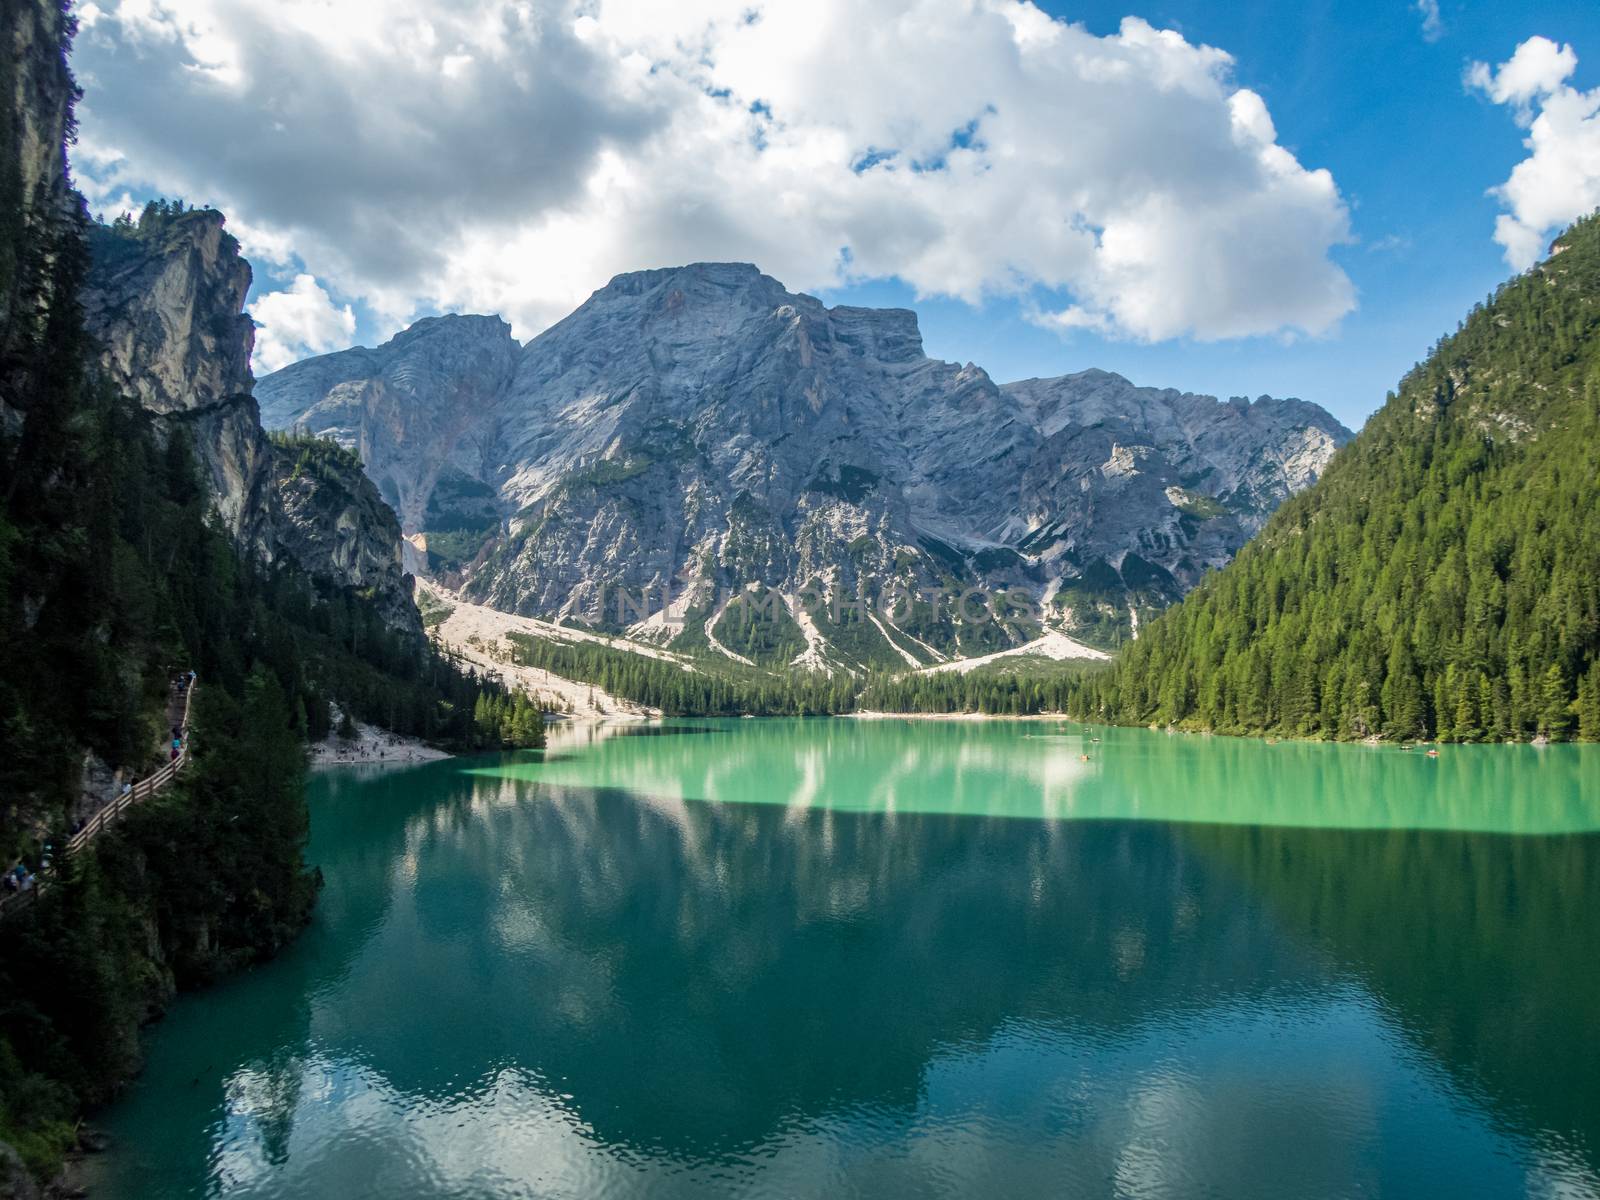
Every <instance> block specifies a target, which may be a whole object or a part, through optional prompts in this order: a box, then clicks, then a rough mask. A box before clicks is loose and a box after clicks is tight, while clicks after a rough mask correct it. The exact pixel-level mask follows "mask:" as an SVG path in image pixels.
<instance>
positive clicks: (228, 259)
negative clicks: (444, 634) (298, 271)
mask: <svg viewBox="0 0 1600 1200" xmlns="http://www.w3.org/2000/svg"><path fill="white" fill-rule="evenodd" d="M90 244H91V248H92V251H93V258H92V267H91V271H90V275H89V281H88V286H87V287H86V288H85V289H84V291H83V293H82V305H83V312H84V318H85V322H86V324H87V326H88V328H89V330H90V332H91V333H92V334H93V335H94V336H95V337H96V339H97V341H98V344H99V347H100V366H101V368H102V370H103V373H104V374H105V376H106V377H107V378H108V379H109V380H111V382H112V383H114V384H115V386H116V387H117V388H118V389H119V390H120V391H122V392H123V393H124V394H126V395H128V396H129V397H131V398H134V399H137V400H138V401H139V403H140V405H141V406H142V407H143V408H144V409H145V410H146V411H147V412H149V413H152V414H155V415H156V416H157V417H159V418H160V419H161V420H162V422H163V423H165V424H166V425H167V426H169V427H170V428H183V429H184V430H186V431H187V433H188V435H189V438H190V441H191V442H192V444H193V445H194V448H195V452H196V453H197V455H198V456H199V458H200V460H201V463H202V464H203V466H204V467H205V469H206V471H207V474H208V476H209V482H210V489H211V493H212V496H213V499H214V501H215V504H216V508H217V511H218V513H219V514H220V515H221V517H222V520H223V523H224V526H225V527H226V529H227V530H228V533H229V534H230V536H231V537H232V538H233V541H234V543H235V544H236V545H237V546H239V547H240V549H241V550H243V551H245V552H246V553H247V554H249V555H250V556H252V557H253V558H255V559H256V560H257V561H258V562H261V563H263V564H269V565H270V564H272V563H274V562H278V561H280V560H283V559H285V558H286V559H287V560H288V561H290V562H293V563H295V564H297V565H298V566H299V567H300V568H302V569H303V570H305V571H306V572H307V573H308V574H310V575H311V576H312V577H313V578H314V579H316V580H318V581H319V583H321V584H323V585H325V586H331V587H335V588H353V589H356V590H358V591H360V592H362V593H363V594H365V595H367V596H369V597H370V598H371V600H372V602H373V603H374V604H375V605H377V607H378V608H379V610H380V611H381V612H382V613H383V614H384V616H385V619H386V620H388V621H389V623H390V624H392V625H394V626H395V627H397V628H402V629H405V630H408V631H411V632H418V633H420V630H421V623H420V618H419V617H418V616H417V613H416V607H415V605H414V604H413V603H412V601H411V594H410V581H409V579H408V578H407V577H406V576H405V574H404V571H403V569H402V557H401V544H400V538H399V526H398V524H397V522H396V521H395V519H394V514H393V513H392V512H390V511H389V510H388V508H387V507H386V506H385V505H384V504H383V501H382V499H381V498H380V497H379V495H378V493H377V489H376V488H375V487H374V486H373V484H372V483H371V482H370V481H369V480H368V479H366V478H365V477H364V476H363V474H362V472H361V470H360V467H359V464H358V463H353V462H352V461H350V460H349V459H348V458H346V457H344V456H338V455H323V456H321V458H320V459H319V464H318V469H317V470H315V471H309V472H308V471H306V470H304V469H297V463H298V462H299V461H300V459H301V458H303V457H304V456H305V454H307V453H308V451H306V450H305V448H303V447H293V448H287V449H286V448H282V447H278V446H275V445H273V443H272V442H271V441H270V440H269V439H268V438H267V436H266V433H265V432H264V431H263V429H262V427H261V420H260V416H259V413H258V410H257V407H256V401H255V399H254V397H253V396H252V395H251V390H252V388H253V387H254V386H255V381H254V379H253V378H252V376H251V374H250V351H251V347H252V345H253V343H254V339H255V329H254V326H253V324H252V323H251V320H250V318H249V317H248V316H247V315H245V313H244V304H245V297H246V295H247V293H248V292H249V290H250V279H251V274H250V265H249V263H247V262H246V261H245V260H244V259H243V258H242V257H241V256H240V254H239V245H238V242H237V241H235V240H234V238H233V237H232V236H231V235H229V234H228V233H227V232H226V230H225V229H224V227H223V217H222V214H221V213H218V212H216V211H213V210H209V209H196V210H189V211H184V210H182V209H181V208H180V207H178V206H177V205H165V204H156V205H152V206H150V207H148V208H147V209H146V210H145V212H144V214H143V215H142V216H141V217H140V218H139V220H138V221H137V222H133V221H128V220H122V221H119V222H117V223H115V224H113V225H110V226H103V225H102V226H96V227H94V228H93V230H92V232H91V239H90ZM302 466H303V464H302Z"/></svg>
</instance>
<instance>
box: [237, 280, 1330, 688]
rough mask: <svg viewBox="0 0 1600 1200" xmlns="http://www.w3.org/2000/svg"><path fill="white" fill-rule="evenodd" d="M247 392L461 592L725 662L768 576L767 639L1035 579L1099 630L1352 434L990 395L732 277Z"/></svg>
mask: <svg viewBox="0 0 1600 1200" xmlns="http://www.w3.org/2000/svg"><path fill="white" fill-rule="evenodd" d="M446 346H448V347H450V349H449V350H446V349H445V347H446ZM258 394H259V395H260V396H261V397H262V398H263V413H264V419H265V420H266V422H267V423H268V425H269V426H277V427H289V426H294V427H297V428H302V429H308V430H311V431H314V432H317V433H321V434H326V435H328V436H332V437H335V438H337V439H338V440H339V441H340V442H341V443H342V444H344V445H347V446H351V447H359V448H360V450H361V453H362V457H363V458H364V459H365V461H366V462H367V465H368V471H369V473H370V474H371V475H372V476H373V478H374V479H376V480H378V481H379V483H380V487H381V488H382V489H383V490H384V492H385V495H386V496H389V497H390V498H391V500H392V501H394V502H395V503H396V504H397V507H398V508H399V509H400V512H401V518H402V522H403V524H404V526H405V529H406V532H407V533H408V534H420V535H422V536H421V539H420V540H423V541H425V543H426V546H427V549H428V559H429V566H430V567H431V569H432V570H434V571H435V572H438V573H441V574H444V575H446V576H448V577H451V578H452V579H456V580H462V581H464V584H465V587H466V589H467V592H468V594H469V595H471V596H473V597H474V598H477V599H480V600H483V601H486V602H489V603H492V604H494V605H496V606H498V607H501V608H505V609H508V610H512V611H516V612H521V613H528V614H535V615H541V616H559V617H568V618H574V619H581V620H585V621H588V622H591V623H595V624H598V625H602V626H608V627H618V626H621V625H632V626H634V627H635V632H639V633H649V634H653V635H655V636H659V637H662V638H667V639H672V640H675V641H677V642H678V643H679V644H680V645H683V646H684V647H685V648H694V647H696V646H701V647H707V648H711V649H718V648H719V639H718V637H717V632H716V631H717V629H718V628H720V627H721V625H720V622H721V620H722V619H723V618H722V616H720V615H719V614H721V613H722V612H723V604H724V602H725V601H726V600H727V599H728V597H729V596H731V595H735V594H739V593H741V592H743V591H744V590H745V589H749V588H758V589H763V591H762V593H761V594H763V595H765V594H767V591H768V590H770V593H771V594H773V595H775V596H777V597H779V598H780V599H781V600H782V601H783V602H784V603H783V604H782V605H780V606H778V607H777V608H775V609H774V610H773V614H772V619H773V621H774V622H776V623H777V624H779V625H783V626H784V627H785V628H784V629H783V631H782V632H780V633H777V634H774V637H776V638H777V640H780V641H782V640H784V639H786V638H790V637H798V636H799V635H800V634H801V633H802V632H803V633H804V634H805V638H804V642H805V644H806V645H807V646H808V648H809V649H810V650H813V651H816V653H815V654H813V655H812V656H811V659H810V661H817V659H818V658H819V657H820V659H822V660H824V661H829V662H833V663H837V664H842V665H864V664H869V663H873V662H878V663H889V664H903V663H904V662H905V661H906V659H907V657H908V656H909V658H911V659H913V660H915V661H930V660H932V659H934V658H936V657H937V656H938V655H940V654H945V653H962V654H972V653H983V652H987V651H990V650H994V649H998V648H1001V647H1003V646H1005V645H1007V644H1011V643H1014V642H1015V641H1016V640H1017V639H1019V638H1022V637H1026V636H1030V635H1031V634H1033V633H1037V632H1038V625H1039V622H1038V621H1032V622H1029V621H1018V622H1015V623H1013V624H1012V625H1011V627H1009V628H1001V627H999V626H997V625H996V624H995V623H994V622H982V621H978V622H974V621H968V620H964V619H962V618H961V617H960V616H959V615H953V614H952V613H950V612H948V611H945V612H942V613H941V612H939V611H936V610H935V609H934V608H933V607H932V606H921V607H918V606H910V607H907V608H905V610H904V612H903V615H904V618H905V619H904V621H901V622H898V623H899V624H901V625H902V626H903V630H895V629H893V628H891V627H879V625H878V624H877V623H872V622H868V623H867V624H865V625H860V626H859V627H857V628H853V629H846V628H843V627H842V625H843V624H848V623H849V622H848V621H843V622H842V623H841V622H840V621H837V620H836V621H834V622H833V624H834V627H833V628H829V627H828V625H829V621H828V620H824V619H822V618H820V617H819V618H818V619H817V620H816V621H815V622H814V624H815V625H816V626H817V628H815V629H809V628H808V629H804V630H802V629H801V628H800V627H799V626H800V625H801V624H804V621H803V619H802V618H801V617H800V616H799V615H798V614H796V613H795V612H794V609H795V607H796V601H797V600H798V598H799V597H800V596H801V595H802V594H803V593H806V592H808V591H809V592H816V591H826V592H840V593H844V594H845V595H848V596H852V597H854V596H856V595H858V594H864V595H866V596H868V597H870V598H873V599H875V600H881V599H882V598H883V597H884V596H885V595H887V594H902V593H911V594H918V593H922V592H925V591H927V590H929V589H944V592H945V594H947V595H949V594H956V593H959V592H960V591H962V590H964V589H966V588H969V587H981V588H985V589H991V590H994V589H1021V590H1023V591H1025V592H1026V593H1027V594H1028V595H1029V596H1030V597H1032V598H1033V600H1034V601H1035V602H1036V603H1037V604H1039V605H1040V606H1041V608H1040V615H1041V616H1042V619H1043V623H1044V624H1046V625H1054V626H1058V627H1063V628H1065V629H1067V630H1068V631H1069V632H1073V633H1075V634H1076V635H1078V636H1081V637H1084V638H1087V639H1089V640H1092V641H1098V642H1100V643H1101V644H1107V643H1110V642H1113V641H1115V640H1117V638H1119V637H1121V636H1125V635H1126V634H1127V633H1129V632H1131V629H1132V625H1133V623H1134V622H1135V621H1136V620H1137V619H1138V614H1139V613H1141V612H1142V613H1146V614H1150V615H1153V613H1154V612H1155V611H1157V610H1158V609H1159V608H1161V607H1163V606H1165V605H1166V604H1168V603H1170V602H1171V601H1173V600H1175V599H1176V598H1178V596H1180V595H1181V594H1182V593H1183V591H1184V590H1186V589H1187V588H1188V587H1190V586H1193V584H1194V583H1195V582H1196V581H1197V580H1198V579H1199V577H1200V575H1201V573H1202V572H1203V571H1204V570H1206V569H1207V568H1209V567H1212V566H1216V565H1219V564H1221V563H1223V562H1226V561H1227V560H1228V558H1229V557H1230V556H1231V555H1232V553H1233V552H1234V551H1235V550H1237V549H1238V547H1239V546H1240V545H1242V544H1243V542H1244V541H1245V539H1246V538H1247V537H1248V536H1249V535H1250V533H1251V532H1253V531H1254V530H1255V529H1256V528H1257V527H1259V525H1260V523H1261V521H1262V520H1263V519H1264V518H1265V516H1266V515H1267V514H1268V513H1270V512H1271V510H1272V509H1273V508H1274V507H1276V505H1277V504H1278V503H1280V502H1281V501H1282V500H1283V499H1284V498H1286V497H1287V496H1288V495H1290V494H1291V493H1292V492H1294V491H1295V490H1297V489H1299V488H1301V487H1304V486H1306V484H1307V483H1309V482H1310V481H1311V480H1313V479H1314V478H1315V477H1316V475H1317V474H1318V472H1319V471H1320V470H1321V468H1322V466H1323V465H1324V464H1325V463H1326V462H1327V460H1328V458H1329V457H1330V456H1331V455H1332V453H1333V451H1334V449H1335V448H1337V446H1339V445H1340V444H1342V443H1343V442H1344V441H1346V440H1347V439H1348V438H1349V436H1350V435H1349V431H1348V430H1346V429H1344V428H1343V427H1342V426H1341V425H1339V423H1338V422H1336V421H1335V420H1333V418H1332V417H1330V416H1329V415H1328V414H1327V413H1326V412H1324V411H1323V410H1322V409H1320V408H1318V407H1316V406H1315V405H1310V404H1304V403H1301V402H1298V401H1277V400H1271V399H1268V398H1262V399H1261V400H1258V401H1256V402H1255V403H1253V404H1251V403H1245V402H1243V401H1230V402H1228V403H1219V402H1218V401H1216V400H1214V399H1212V398H1210V397H1202V396H1192V395H1187V394H1183V393H1178V392H1174V391H1160V390H1157V389H1151V388H1136V387H1134V386H1133V385H1132V384H1130V383H1128V381H1126V380H1124V379H1121V378H1120V377H1118V376H1115V375H1109V374H1107V373H1105V372H1097V371H1091V372H1084V373H1082V374H1080V375H1073V376H1066V377H1063V378H1061V379H1055V380H1030V381H1027V382H1026V383H1020V384H1014V385H1009V386H1007V387H1004V388H1002V387H999V386H997V385H996V384H995V382H994V381H993V380H992V379H991V378H990V377H989V376H988V375H987V374H986V373H985V372H984V371H983V370H982V369H980V368H978V367H976V366H974V365H972V364H966V365H965V366H963V365H959V364H955V363H947V362H940V361H938V360H935V359H932V358H929V357H928V356H927V355H926V354H925V353H924V352H923V347H922V338H921V334H920V332H919V330H918V327H917V320H916V316H915V314H913V313H911V312H908V311H905V310H893V309H890V310H880V309H866V308H856V307H850V306H839V307H835V308H828V307H827V306H826V305H824V304H823V303H822V302H821V301H819V300H816V299H815V298H813V297H810V296H804V295H796V294H793V293H790V292H788V291H787V290H785V289H784V287H783V286H782V284H780V283H778V282H777V281H776V280H774V279H772V278H770V277H768V276H765V275H762V274H761V273H760V272H759V271H758V270H756V268H754V267H752V266H749V265H746V264H738V263H701V264H696V265H693V266H689V267H683V268H677V269H670V270H659V271H643V272H636V273H633V274H628V275H622V276H619V277H617V278H616V279H614V280H612V281H611V283H609V284H608V285H607V286H606V287H604V288H602V289H600V290H599V291H598V292H596V293H595V294H594V295H593V296H592V297H591V298H590V299H589V300H588V301H587V302H585V303H584V304H583V305H582V306H581V307H580V308H579V309H578V310H577V311H576V312H574V313H573V314H572V315H571V316H569V317H567V318H566V319H565V320H563V321H561V322H560V323H558V324H557V325H555V326H553V327H552V328H550V329H549V330H547V331H545V332H544V333H543V334H541V335H540V336H538V337H537V338H535V339H533V341H531V342H529V343H528V344H527V346H526V347H523V348H521V350H520V352H519V351H518V350H517V348H516V346H515V343H514V342H512V341H511V339H510V335H509V331H507V330H506V329H505V327H504V326H503V325H502V324H501V323H500V322H498V321H497V320H495V319H493V318H484V317H473V318H466V317H458V318H445V319H442V320H434V321H427V322H420V323H419V324H418V325H416V326H414V327H413V328H412V329H410V330H408V331H406V332H405V333H403V334H401V335H399V336H398V337H396V338H395V339H393V340H392V341H391V342H389V343H387V344H386V345H384V346H380V347H378V348H377V349H373V350H368V349H356V350H350V351H346V352H344V353H341V354H335V355H329V356H325V357H322V358H317V359H311V360H307V361H305V362H302V363H297V364H295V365H294V366H291V367H288V368H286V369H285V370H283V371H280V372H278V373H276V374H274V375H271V376H268V377H267V378H265V379H263V380H262V381H260V383H259V385H258ZM441 464H443V466H442V468H441ZM619 590H620V591H621V592H625V593H627V594H628V597H629V599H630V600H631V601H632V603H631V604H627V605H624V606H621V607H619V604H618V600H617V597H618V593H619ZM785 613H787V614H788V615H785ZM647 614H648V619H645V620H643V621H641V619H640V618H641V617H646V615H647ZM813 615H814V616H815V615H816V614H813ZM895 623H896V622H890V623H888V625H889V626H892V625H893V624H895ZM858 624H859V623H858ZM721 648H724V649H726V647H725V646H724V647H721ZM733 652H734V654H735V655H737V654H738V653H739V651H738V649H737V648H733Z"/></svg>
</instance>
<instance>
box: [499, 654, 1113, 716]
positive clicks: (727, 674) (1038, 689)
mask: <svg viewBox="0 0 1600 1200" xmlns="http://www.w3.org/2000/svg"><path fill="white" fill-rule="evenodd" d="M510 641H511V643H512V647H513V660H514V661H515V662H516V663H517V664H519V665H521V666H529V667H539V668H541V669H543V670H546V671H550V672H553V673H554V674H557V675H560V676H562V677H563V678H565V679H576V680H579V681H581V682H584V683H592V684H594V685H595V686H597V687H599V688H602V689H604V690H605V691H606V692H608V693H610V694H611V695H613V696H618V697H620V698H622V699H625V700H632V701H634V702H636V703H638V704H648V705H650V706H651V707H653V708H659V709H661V711H662V713H663V714H665V715H666V716H669V717H738V716H745V715H750V716H758V717H804V716H825V715H831V714H841V713H851V712H858V711H862V712H909V713H955V712H982V713H993V714H995V715H1004V716H1031V715H1034V714H1037V713H1047V712H1063V711H1065V710H1066V707H1067V704H1068V702H1069V700H1071V699H1073V698H1074V697H1076V696H1077V695H1079V693H1080V691H1081V689H1080V687H1079V686H1078V685H1079V681H1080V680H1081V679H1082V677H1083V675H1084V673H1085V672H1087V671H1094V670H1096V669H1099V664H1097V663H1095V664H1086V663H1058V662H1052V661H1050V660H1048V659H1040V658H1033V657H1028V658H1017V659H1011V660H1007V661H1002V662H998V663H992V664H988V665H985V666H982V667H976V668H974V669H972V670H971V671H968V672H966V673H965V674H961V673H958V672H956V671H940V672H937V673H932V674H926V673H915V674H912V673H906V672H904V671H881V672H873V673H869V674H865V675H849V674H846V673H845V672H842V671H840V672H836V673H834V674H832V675H828V674H825V673H823V672H817V671H788V670H782V669H779V670H770V671H769V670H762V669H759V668H751V667H745V666H741V665H740V664H738V663H735V662H731V661H729V660H728V659H724V658H721V657H712V656H710V655H702V656H700V657H698V658H696V659H695V660H694V662H693V667H694V669H693V670H691V671H686V670H684V669H683V667H682V666H680V665H679V664H678V663H676V662H669V661H665V660H661V659H653V658H647V657H645V656H644V655H641V654H635V653H632V652H630V651H627V650H616V649H612V648H610V647H607V646H602V645H598V644H595V643H589V642H578V643H570V642H557V641H552V640H550V639H547V638H539V637H532V636H530V635H527V634H511V635H510Z"/></svg>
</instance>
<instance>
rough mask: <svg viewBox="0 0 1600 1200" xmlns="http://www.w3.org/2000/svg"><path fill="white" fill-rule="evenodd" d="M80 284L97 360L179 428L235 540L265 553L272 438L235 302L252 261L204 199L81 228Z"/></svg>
mask: <svg viewBox="0 0 1600 1200" xmlns="http://www.w3.org/2000/svg"><path fill="white" fill-rule="evenodd" d="M90 245H91V249H92V252H93V258H92V263H93V265H92V268H91V271H90V275H89V280H88V285H87V286H86V287H85V288H84V290H83V293H82V303H83V312H84V321H85V324H86V326H87V327H88V329H89V331H90V332H91V333H92V334H93V335H94V336H95V338H96V340H97V341H98V342H99V344H100V347H101V354H100V365H101V368H102V370H103V371H104V373H105V375H106V376H107V377H108V378H109V379H110V381H111V382H112V383H113V384H114V385H115V386H116V387H117V388H118V389H119V390H120V391H121V392H123V394H125V395H127V396H129V397H130V398H132V399H136V400H138V402H139V404H140V406H141V407H143V408H144V409H145V411H147V412H150V413H152V414H155V415H156V416H158V417H159V418H161V419H162V421H163V422H164V423H166V424H167V425H168V426H169V427H171V428H179V427H181V428H183V429H185V430H187V432H188V434H189V437H190V440H191V441H192V442H193V444H194V448H195V453H196V455H197V456H198V457H199V459H200V462H201V465H202V466H203V468H204V469H205V471H206V473H207V475H208V476H209V479H210V485H211V492H212V496H213V497H214V498H215V501H216V505H217V511H218V512H219V513H220V515H221V517H222V520H223V524H224V526H225V527H226V528H227V530H228V532H229V534H231V535H232V537H233V539H234V541H235V542H236V543H237V544H238V545H239V546H240V548H241V549H244V550H245V551H246V552H248V553H250V554H252V555H254V556H255V557H257V558H258V559H260V560H261V561H263V562H271V561H273V560H274V559H275V557H276V554H277V544H276V530H275V525H276V520H275V516H276V513H275V509H276V498H275V496H274V495H273V471H272V446H271V443H270V442H269V441H268V440H267V437H266V434H265V433H264V432H263V430H262V428H261V421H260V418H259V416H258V414H257V412H256V405H255V401H254V399H253V398H252V397H251V395H250V392H251V389H252V387H253V386H254V380H253V379H252V378H251V375H250V351H251V348H252V346H253V345H254V342H255V327H254V325H253V324H252V323H251V321H250V318H249V317H248V316H246V315H245V314H244V303H245V296H246V294H247V293H248V292H249V290H250V264H249V263H247V262H246V261H245V260H244V259H243V258H241V257H240V255H239V244H238V243H237V242H236V241H235V240H234V239H233V237H232V236H230V235H229V234H228V233H227V232H225V231H224V229H223V218H222V214H221V213H219V212H215V211H212V210H207V209H202V210H196V211H194V212H188V213H183V214H181V215H178V216H173V217H153V218H146V219H145V220H144V221H142V222H141V223H140V225H139V226H138V227H136V228H134V229H124V230H121V231H113V230H111V229H108V228H105V227H96V228H94V229H93V230H92V231H91V236H90Z"/></svg>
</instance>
